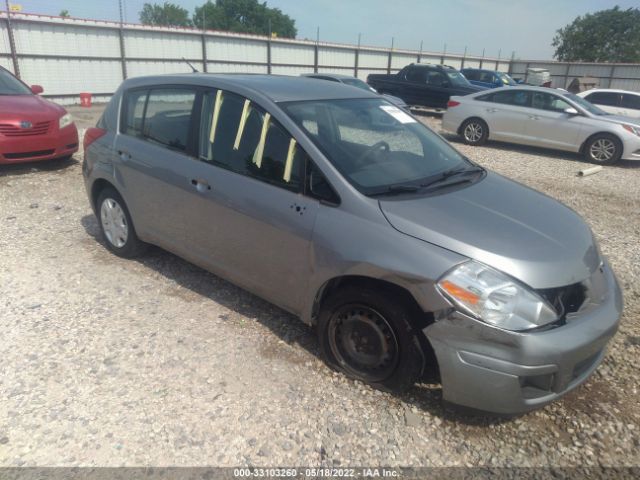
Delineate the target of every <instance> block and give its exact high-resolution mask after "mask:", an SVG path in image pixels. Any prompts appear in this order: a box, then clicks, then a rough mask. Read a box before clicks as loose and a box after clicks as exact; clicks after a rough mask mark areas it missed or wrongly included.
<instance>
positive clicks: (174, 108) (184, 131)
mask: <svg viewBox="0 0 640 480" xmlns="http://www.w3.org/2000/svg"><path fill="white" fill-rule="evenodd" d="M195 100H196V92H195V91H193V90H190V89H179V88H172V89H158V90H151V92H150V93H149V99H148V101H147V107H146V111H145V117H144V128H143V136H144V137H145V138H147V139H149V140H151V141H153V142H155V143H159V144H160V145H164V146H166V147H169V148H172V149H175V150H180V151H186V150H187V145H188V143H189V130H190V125H191V114H192V112H193V107H194V104H195Z"/></svg>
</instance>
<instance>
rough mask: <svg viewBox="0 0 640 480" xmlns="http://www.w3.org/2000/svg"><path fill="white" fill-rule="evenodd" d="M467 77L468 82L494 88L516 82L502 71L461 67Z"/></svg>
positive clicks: (515, 83) (511, 84)
mask: <svg viewBox="0 0 640 480" xmlns="http://www.w3.org/2000/svg"><path fill="white" fill-rule="evenodd" d="M460 71H461V72H462V74H463V75H464V76H465V77H467V80H469V83H472V84H473V85H478V86H479V87H487V88H496V87H509V86H511V87H513V86H515V85H518V83H517V82H516V81H515V80H514V79H513V78H511V77H510V76H509V75H507V74H506V73H504V72H498V71H496V70H483V69H480V68H463V69H462V70H460Z"/></svg>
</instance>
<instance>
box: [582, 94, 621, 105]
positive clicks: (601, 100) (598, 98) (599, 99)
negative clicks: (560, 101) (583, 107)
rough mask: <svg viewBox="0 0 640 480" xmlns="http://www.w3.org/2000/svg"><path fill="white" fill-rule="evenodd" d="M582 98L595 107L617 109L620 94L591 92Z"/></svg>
mask: <svg viewBox="0 0 640 480" xmlns="http://www.w3.org/2000/svg"><path fill="white" fill-rule="evenodd" d="M584 98H585V99H586V100H588V101H590V102H591V103H595V104H596V105H608V106H611V107H617V106H618V105H619V104H620V94H619V93H615V92H593V93H591V94H589V95H587V96H586V97H584Z"/></svg>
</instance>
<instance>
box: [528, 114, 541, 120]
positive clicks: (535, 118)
mask: <svg viewBox="0 0 640 480" xmlns="http://www.w3.org/2000/svg"><path fill="white" fill-rule="evenodd" d="M529 120H540V117H539V116H537V115H529Z"/></svg>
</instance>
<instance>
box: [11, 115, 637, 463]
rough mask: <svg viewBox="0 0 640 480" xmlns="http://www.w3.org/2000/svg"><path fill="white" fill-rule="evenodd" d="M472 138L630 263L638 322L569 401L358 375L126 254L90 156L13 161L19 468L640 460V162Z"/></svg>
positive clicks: (270, 312)
mask: <svg viewBox="0 0 640 480" xmlns="http://www.w3.org/2000/svg"><path fill="white" fill-rule="evenodd" d="M72 110H73V113H74V114H75V115H76V119H77V120H78V122H79V124H80V127H81V128H82V127H86V126H90V125H92V124H93V123H94V122H95V118H96V116H97V114H98V113H99V111H100V107H94V108H92V109H91V110H80V109H79V108H76V109H72ZM423 118H424V121H425V122H427V123H429V124H430V125H432V126H433V127H434V128H436V129H438V128H439V120H438V119H437V118H433V117H423ZM456 146H457V147H458V148H459V149H460V150H461V151H463V152H464V153H465V154H467V155H468V156H469V157H470V158H472V159H474V160H476V161H478V162H479V163H481V164H482V165H484V166H486V167H488V168H490V169H493V170H495V171H497V172H499V173H501V174H504V175H506V176H508V177H511V178H513V179H515V180H517V181H520V182H522V183H524V184H526V185H529V186H531V187H533V188H536V189H538V190H541V191H543V192H545V193H547V194H549V195H551V196H553V197H555V198H557V199H559V200H561V201H562V202H564V203H566V204H567V205H569V206H570V207H572V208H574V209H575V210H577V211H578V212H579V213H580V214H581V215H583V216H584V217H585V218H586V220H587V221H588V222H589V224H590V225H591V227H592V228H593V230H594V232H595V234H596V236H597V238H598V240H599V241H600V244H601V247H602V250H603V251H604V253H605V254H606V255H608V257H609V258H610V260H611V262H612V264H613V267H614V270H615V271H616V273H617V275H618V277H619V280H620V283H621V285H622V287H623V289H624V294H625V302H626V308H625V313H624V318H623V320H622V326H621V329H620V331H619V333H618V334H617V335H616V337H615V339H614V341H613V343H612V345H611V347H610V349H609V353H608V355H607V357H606V359H605V361H604V363H603V364H602V366H601V367H600V368H599V370H598V371H597V372H596V374H595V375H594V376H593V377H592V378H591V379H590V380H589V381H588V383H586V384H585V385H584V386H582V387H581V388H579V389H578V390H576V391H575V392H573V393H571V394H570V395H568V396H567V397H566V398H565V399H564V400H562V401H560V402H557V403H555V404H553V405H550V406H548V407H546V408H544V409H542V410H540V411H536V412H533V413H530V414H528V415H525V416H522V417H519V418H515V419H509V420H504V419H497V418H492V417H477V416H476V417H474V416H468V415H463V414H461V413H459V412H456V411H452V410H450V409H447V408H443V406H442V405H441V402H440V392H439V388H438V386H437V385H419V386H416V387H415V388H414V389H413V390H412V391H411V392H409V394H407V395H405V396H402V397H395V396H391V395H388V394H384V393H380V392H378V391H375V390H372V389H370V388H368V387H366V386H363V385H362V384H358V383H357V382H356V383H354V382H352V381H349V380H346V379H345V378H343V377H342V376H341V375H338V374H336V373H333V372H332V371H330V370H329V369H328V368H327V367H325V366H324V364H323V363H322V361H321V360H320V359H319V358H318V352H317V350H318V348H317V343H316V340H315V337H314V335H313V334H312V332H311V331H310V330H309V329H307V327H305V326H304V325H302V324H301V323H300V322H299V321H297V320H296V319H295V318H293V317H291V316H290V315H289V314H287V313H285V312H283V311H281V310H279V309H278V308H276V307H274V306H272V305H270V304H268V303H266V302H264V301H262V300H260V299H258V298H256V297H254V296H252V295H251V294H249V293H247V292H245V291H243V290H241V289H239V288H236V287H235V286H233V285H231V284H229V283H227V282H225V281H224V280H222V279H220V278H217V277H215V276H213V275H211V274H209V273H207V272H204V271H202V270H201V269H199V268H197V267H195V266H193V265H190V264H189V263H187V262H185V261H183V260H181V259H179V258H177V257H175V256H173V255H171V254H168V253H166V252H163V251H161V250H159V249H152V251H151V252H150V253H149V254H148V255H147V256H146V257H144V258H142V259H140V260H139V261H126V260H121V259H119V258H117V257H115V256H113V255H111V254H110V253H108V251H107V250H106V248H105V247H104V246H103V244H102V240H101V239H100V237H99V235H98V224H97V222H96V219H95V218H94V216H93V215H92V212H91V210H90V208H89V204H88V201H87V198H86V195H85V192H84V187H83V183H82V174H81V165H80V161H81V159H80V157H79V156H78V157H77V158H76V159H74V160H72V161H68V162H63V163H60V162H57V163H51V164H48V165H25V166H19V167H10V168H7V167H0V225H1V228H0V251H1V252H2V257H1V258H2V261H1V262H0V292H2V299H1V300H0V329H1V331H2V335H1V336H0V355H1V364H2V376H1V377H0V402H1V404H0V405H1V407H0V465H1V466H16V465H65V466H71V465H74V466H76V465H84V466H89V465H91V466H118V465H138V466H141V465H154V466H163V465H217V466H222V465H225V466H235V465H343V466H344V465H389V466H398V465H403V466H442V465H468V466H472V465H495V466H508V465H518V466H547V465H554V466H573V465H617V466H622V465H628V466H631V465H638V464H639V463H640V453H639V452H640V402H638V388H639V386H640V385H639V382H640V371H639V370H638V358H639V355H640V319H639V316H640V287H639V286H638V284H639V282H640V242H639V239H640V218H639V211H640V208H639V207H640V162H638V163H637V164H633V163H632V162H624V163H622V164H621V165H619V166H615V167H607V168H605V170H604V171H602V172H600V173H598V174H596V175H593V176H590V177H585V178H578V177H577V176H576V172H577V171H578V170H579V169H580V168H583V167H585V164H583V163H582V162H581V161H580V159H579V158H578V157H577V156H576V155H572V154H564V153H556V152H550V151H546V150H539V149H530V148H523V147H515V146H507V145H500V144H490V145H489V146H487V147H483V148H470V147H466V146H464V145H461V144H459V143H456ZM496 233H497V234H499V232H496Z"/></svg>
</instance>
